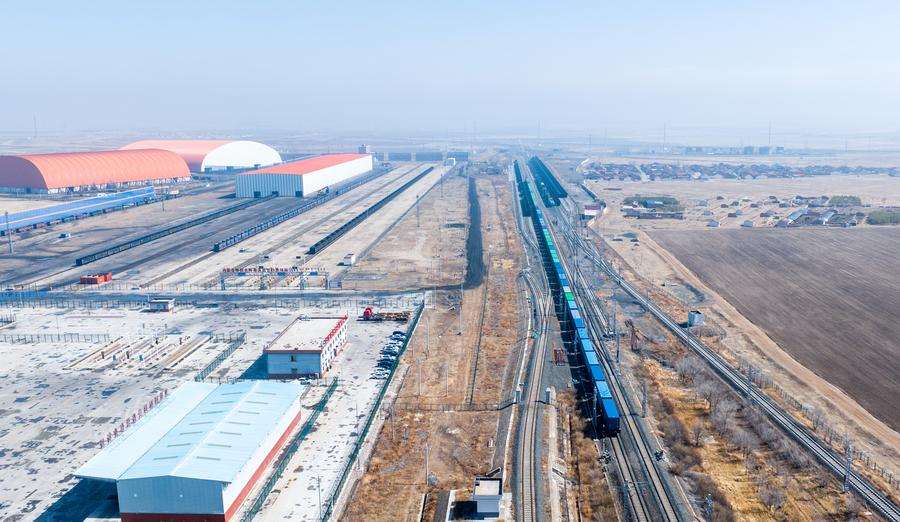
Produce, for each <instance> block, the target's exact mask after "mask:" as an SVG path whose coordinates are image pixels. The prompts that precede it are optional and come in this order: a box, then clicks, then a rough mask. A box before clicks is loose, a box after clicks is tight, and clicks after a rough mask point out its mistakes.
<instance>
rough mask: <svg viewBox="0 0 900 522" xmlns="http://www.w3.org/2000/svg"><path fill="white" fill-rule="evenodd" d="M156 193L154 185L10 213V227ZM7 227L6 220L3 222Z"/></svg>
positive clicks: (127, 202)
mask: <svg viewBox="0 0 900 522" xmlns="http://www.w3.org/2000/svg"><path fill="white" fill-rule="evenodd" d="M155 195H156V189H154V188H153V187H143V188H139V189H134V190H126V191H124V192H118V193H116V194H108V195H106V196H97V197H93V198H85V199H80V200H77V201H70V202H68V203H63V204H61V205H53V206H49V207H42V208H38V209H34V210H25V211H22V212H15V213H10V214H9V228H10V229H12V230H15V229H17V228H20V227H27V226H31V225H37V224H40V223H50V222H52V221H58V220H61V219H68V218H72V217H75V216H80V215H84V214H89V213H91V212H102V211H103V210H105V209H108V208H113V207H118V206H123V205H133V204H134V203H139V202H142V201H145V200H148V199H151V198H153V197H154V196H155ZM2 225H3V227H6V221H5V220H4V221H3V223H2Z"/></svg>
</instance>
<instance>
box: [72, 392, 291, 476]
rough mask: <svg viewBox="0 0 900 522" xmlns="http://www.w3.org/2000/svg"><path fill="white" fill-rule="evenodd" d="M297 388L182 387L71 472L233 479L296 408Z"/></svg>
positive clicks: (88, 474) (84, 474)
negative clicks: (286, 416)
mask: <svg viewBox="0 0 900 522" xmlns="http://www.w3.org/2000/svg"><path fill="white" fill-rule="evenodd" d="M303 388H304V386H303V385H301V384H299V383H292V382H288V383H282V382H269V381H248V382H238V383H232V384H222V385H216V384H208V383H197V382H190V383H186V384H184V385H182V386H181V387H180V388H178V390H176V391H175V392H173V393H172V394H171V395H170V396H169V398H168V399H166V400H165V401H164V402H163V403H162V404H160V405H159V406H157V407H156V408H154V409H153V410H151V411H150V413H148V414H147V415H146V416H145V417H144V418H142V419H141V420H140V421H139V422H138V423H137V424H135V425H134V426H132V427H131V428H130V429H129V430H127V431H126V432H125V434H124V435H122V436H121V437H119V438H118V439H116V440H115V441H113V443H112V444H110V445H109V446H107V447H106V448H104V449H103V451H101V452H100V453H99V454H98V455H96V456H95V457H94V458H92V459H91V460H90V461H88V463H87V464H85V465H84V466H82V467H81V469H79V470H78V471H77V472H76V473H75V474H76V475H77V476H79V477H90V478H99V479H105V480H126V479H136V478H148V477H157V476H177V477H185V478H194V479H200V480H216V481H221V482H226V483H228V482H232V481H233V480H234V479H235V477H236V476H237V474H238V473H239V472H240V471H241V469H242V468H243V467H244V466H245V465H246V464H247V462H248V461H249V460H250V459H251V458H252V457H253V455H254V454H255V453H256V452H257V450H258V449H259V448H260V446H261V445H262V444H263V443H264V442H265V441H266V438H267V437H268V436H269V434H270V433H271V432H272V431H273V430H274V429H275V428H276V427H277V426H278V425H279V424H281V421H282V419H283V418H284V417H285V415H286V414H289V413H291V412H293V411H295V410H296V409H297V408H298V405H297V403H298V401H299V398H300V395H301V392H302V391H303Z"/></svg>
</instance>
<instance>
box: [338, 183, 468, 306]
mask: <svg viewBox="0 0 900 522" xmlns="http://www.w3.org/2000/svg"><path fill="white" fill-rule="evenodd" d="M443 185H444V187H443V196H442V195H441V194H442V191H441V187H440V184H438V185H437V186H435V187H434V189H432V190H431V192H429V193H428V194H427V195H425V196H424V197H423V198H422V199H421V200H420V201H419V226H418V227H417V226H416V212H415V209H413V210H411V211H410V212H408V213H407V214H406V216H404V217H403V219H402V220H401V221H400V222H399V223H398V224H397V226H395V227H394V228H393V229H392V230H391V231H390V232H389V233H388V234H387V235H386V236H385V237H384V238H382V240H381V241H380V242H379V243H378V245H377V246H376V247H375V248H374V249H372V251H371V252H369V254H368V255H367V256H365V258H363V259H361V260H360V261H358V262H357V263H356V265H355V266H354V267H353V269H352V270H351V271H350V272H349V273H347V275H346V276H344V286H345V288H354V289H366V290H369V289H386V288H393V289H398V290H400V289H412V288H428V287H435V286H443V285H452V284H457V285H458V284H459V280H460V277H461V275H462V273H463V270H464V269H465V264H466V258H465V247H464V245H465V239H466V226H468V214H467V210H466V209H467V206H466V180H465V177H462V176H457V175H452V176H451V175H448V176H445V178H444V182H443Z"/></svg>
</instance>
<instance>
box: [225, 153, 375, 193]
mask: <svg viewBox="0 0 900 522" xmlns="http://www.w3.org/2000/svg"><path fill="white" fill-rule="evenodd" d="M372 168H373V160H372V155H370V154H330V155H326V156H318V157H315V158H308V159H301V160H299V161H293V162H290V163H282V164H281V165H275V166H273V167H267V168H264V169H259V170H253V171H250V172H244V173H240V174H237V175H236V176H235V191H236V193H237V197H239V198H261V197H266V196H270V195H274V196H282V197H298V198H299V197H305V196H309V195H311V194H315V193H316V192H318V191H320V190H325V189H328V188H329V187H331V186H332V185H335V184H337V183H340V182H342V181H345V180H348V179H350V178H353V177H356V176H359V175H360V174H365V173H366V172H369V171H371V170H372Z"/></svg>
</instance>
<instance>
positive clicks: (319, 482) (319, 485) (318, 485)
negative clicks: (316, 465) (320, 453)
mask: <svg viewBox="0 0 900 522" xmlns="http://www.w3.org/2000/svg"><path fill="white" fill-rule="evenodd" d="M316 489H318V490H319V520H322V477H321V476H319V474H318V473H316Z"/></svg>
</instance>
